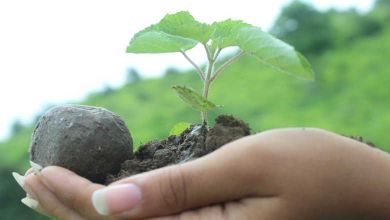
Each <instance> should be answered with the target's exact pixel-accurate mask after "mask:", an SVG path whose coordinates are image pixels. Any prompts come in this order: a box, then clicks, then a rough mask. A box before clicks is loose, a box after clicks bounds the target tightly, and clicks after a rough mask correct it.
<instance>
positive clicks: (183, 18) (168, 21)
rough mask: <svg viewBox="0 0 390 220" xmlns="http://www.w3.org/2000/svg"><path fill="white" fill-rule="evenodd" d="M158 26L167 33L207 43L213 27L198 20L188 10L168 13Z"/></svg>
mask: <svg viewBox="0 0 390 220" xmlns="http://www.w3.org/2000/svg"><path fill="white" fill-rule="evenodd" d="M156 26H157V28H158V29H159V30H161V31H163V32H165V33H168V34H171V35H175V36H181V37H184V38H189V39H193V40H196V41H199V42H201V43H207V41H208V40H209V39H210V35H211V34H212V32H213V29H212V28H211V26H210V25H208V24H205V23H201V22H198V21H196V20H195V19H194V17H192V15H191V14H190V13H189V12H188V11H181V12H177V13H175V14H168V15H166V16H165V17H164V18H163V19H162V20H161V21H160V23H158V24H157V25H156Z"/></svg>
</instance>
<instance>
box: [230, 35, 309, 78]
mask: <svg viewBox="0 0 390 220" xmlns="http://www.w3.org/2000/svg"><path fill="white" fill-rule="evenodd" d="M237 44H238V46H239V47H240V48H241V49H242V50H243V51H244V52H246V53H247V54H250V55H252V56H254V57H256V58H257V59H258V60H259V61H260V62H262V63H264V64H266V65H269V66H271V67H273V68H275V69H277V70H279V71H282V72H286V73H290V74H293V75H295V76H298V77H301V78H305V79H313V77H314V73H313V70H312V68H311V66H310V64H309V62H308V61H307V60H306V58H305V57H304V56H302V55H301V54H300V53H298V52H297V51H295V49H294V47H292V46H290V45H289V44H287V43H285V42H283V41H281V40H279V39H277V38H275V37H273V36H272V35H270V34H267V33H265V32H263V31H261V30H260V28H257V27H244V28H241V29H239V30H238V32H237Z"/></svg>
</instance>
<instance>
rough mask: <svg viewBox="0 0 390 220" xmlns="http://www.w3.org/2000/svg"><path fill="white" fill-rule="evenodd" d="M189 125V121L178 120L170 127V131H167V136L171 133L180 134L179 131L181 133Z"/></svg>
mask: <svg viewBox="0 0 390 220" xmlns="http://www.w3.org/2000/svg"><path fill="white" fill-rule="evenodd" d="M189 127H191V123H188V122H179V123H177V124H175V125H174V126H173V128H172V129H171V131H170V132H169V136H171V135H176V136H178V135H180V134H181V133H183V131H185V130H186V129H187V128H189Z"/></svg>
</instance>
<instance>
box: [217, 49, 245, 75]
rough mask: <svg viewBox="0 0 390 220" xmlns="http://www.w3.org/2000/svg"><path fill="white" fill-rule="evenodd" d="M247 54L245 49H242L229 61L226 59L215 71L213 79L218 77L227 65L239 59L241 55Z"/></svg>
mask: <svg viewBox="0 0 390 220" xmlns="http://www.w3.org/2000/svg"><path fill="white" fill-rule="evenodd" d="M244 54H245V52H244V51H240V52H239V53H238V54H236V55H235V56H233V57H232V58H230V59H229V60H228V61H226V62H225V63H224V64H222V65H221V66H220V67H219V68H218V69H217V70H216V71H215V72H214V75H213V77H211V79H210V80H211V81H214V79H215V78H217V76H218V75H219V74H220V73H221V72H222V70H224V69H225V68H226V67H227V66H229V65H230V64H232V63H234V61H236V60H238V58H240V57H241V56H243V55H244Z"/></svg>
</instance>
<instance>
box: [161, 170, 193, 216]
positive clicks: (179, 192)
mask: <svg viewBox="0 0 390 220" xmlns="http://www.w3.org/2000/svg"><path fill="white" fill-rule="evenodd" d="M163 175H164V176H166V178H167V181H161V182H160V184H159V191H160V195H161V198H162V200H163V201H162V202H163V204H164V205H165V206H166V207H168V208H170V209H173V210H182V209H184V208H185V207H187V204H188V178H187V176H186V175H185V172H183V171H182V170H181V169H167V170H166V171H165V172H164V173H163Z"/></svg>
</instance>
